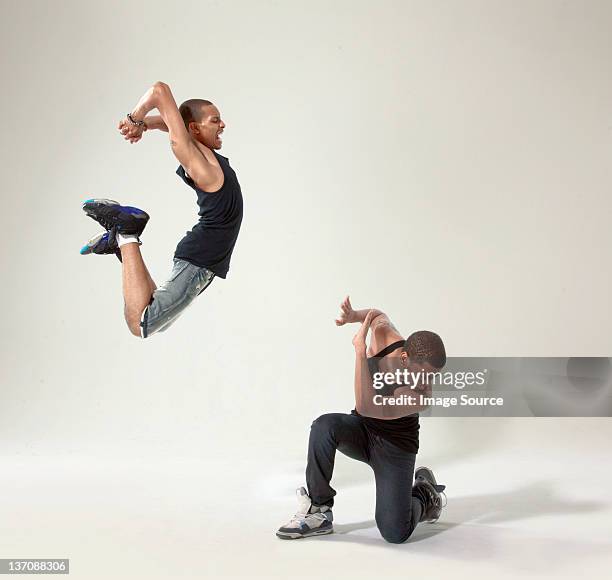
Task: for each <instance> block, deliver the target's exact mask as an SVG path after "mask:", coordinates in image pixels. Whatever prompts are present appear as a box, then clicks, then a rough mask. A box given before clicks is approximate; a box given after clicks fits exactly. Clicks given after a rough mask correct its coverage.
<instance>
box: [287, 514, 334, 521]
mask: <svg viewBox="0 0 612 580" xmlns="http://www.w3.org/2000/svg"><path fill="white" fill-rule="evenodd" d="M308 516H312V517H314V518H315V519H321V520H324V519H326V518H325V515H324V514H323V512H313V513H310V512H308V513H302V512H297V513H296V514H295V515H294V516H293V517H292V518H291V519H290V520H289V524H293V523H296V524H301V523H303V522H305V521H306V518H307V517H308Z"/></svg>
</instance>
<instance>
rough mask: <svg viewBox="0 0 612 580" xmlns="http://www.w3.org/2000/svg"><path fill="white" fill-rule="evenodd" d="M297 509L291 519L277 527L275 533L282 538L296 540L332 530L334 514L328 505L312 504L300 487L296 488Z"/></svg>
mask: <svg viewBox="0 0 612 580" xmlns="http://www.w3.org/2000/svg"><path fill="white" fill-rule="evenodd" d="M296 495H297V498H298V506H299V509H298V511H297V513H296V514H295V515H294V516H293V517H292V518H291V520H290V521H289V522H288V523H287V524H285V525H284V526H283V527H281V528H279V529H278V532H276V535H277V536H278V537H279V538H281V539H282V540H296V539H297V538H307V537H308V536H322V535H323V534H331V533H332V532H333V531H334V527H333V524H332V521H333V519H334V516H333V514H332V511H331V508H330V507H329V506H313V505H312V502H311V500H310V497H309V496H308V493H307V492H306V489H305V488H303V487H300V488H298V489H297V490H296Z"/></svg>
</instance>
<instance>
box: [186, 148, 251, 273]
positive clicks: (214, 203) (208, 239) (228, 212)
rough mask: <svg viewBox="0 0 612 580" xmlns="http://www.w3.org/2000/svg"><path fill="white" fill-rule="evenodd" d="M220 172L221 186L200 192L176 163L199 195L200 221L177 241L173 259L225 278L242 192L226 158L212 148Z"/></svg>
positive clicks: (238, 225)
mask: <svg viewBox="0 0 612 580" xmlns="http://www.w3.org/2000/svg"><path fill="white" fill-rule="evenodd" d="M213 153H214V154H215V157H216V158H217V161H218V162H219V165H220V166H221V169H222V171H223V185H222V186H221V189H219V190H218V191H215V192H213V193H210V192H207V191H202V190H201V189H199V188H198V187H197V186H196V184H195V183H194V182H193V180H192V179H191V177H189V175H188V174H187V173H186V172H185V169H183V166H182V165H179V167H178V169H177V170H176V173H177V174H178V175H179V177H180V178H181V179H182V180H183V181H184V182H185V183H186V184H187V185H189V187H191V188H193V189H194V190H195V192H196V194H197V196H198V206H199V211H198V215H199V216H200V221H199V222H198V223H197V224H196V225H195V226H193V228H192V230H191V231H190V232H187V235H186V236H185V237H184V238H183V239H182V240H181V241H180V242H179V243H178V245H177V247H176V251H175V252H174V257H175V258H181V259H182V260H187V261H188V262H191V263H192V264H195V265H196V266H202V267H204V268H208V269H209V270H211V271H212V272H214V273H215V275H216V276H219V278H225V277H226V276H227V272H228V270H229V265H230V258H231V257H232V252H233V250H234V246H235V245H236V240H237V239H238V233H239V232H240V224H241V223H242V191H241V189H240V184H239V183H238V178H237V177H236V172H235V171H234V170H233V169H232V168H231V167H230V164H229V160H228V158H227V157H223V155H219V154H218V153H217V152H216V151H213Z"/></svg>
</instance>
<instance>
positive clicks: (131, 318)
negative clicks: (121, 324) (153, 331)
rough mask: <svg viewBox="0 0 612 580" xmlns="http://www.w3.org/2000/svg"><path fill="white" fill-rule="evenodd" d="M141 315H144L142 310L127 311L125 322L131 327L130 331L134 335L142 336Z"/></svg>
mask: <svg viewBox="0 0 612 580" xmlns="http://www.w3.org/2000/svg"><path fill="white" fill-rule="evenodd" d="M141 317H142V312H141V313H138V312H136V311H129V310H127V309H126V311H125V322H126V323H127V325H128V328H129V329H130V332H131V333H132V334H133V335H134V336H139V337H142V332H141V326H140V321H141Z"/></svg>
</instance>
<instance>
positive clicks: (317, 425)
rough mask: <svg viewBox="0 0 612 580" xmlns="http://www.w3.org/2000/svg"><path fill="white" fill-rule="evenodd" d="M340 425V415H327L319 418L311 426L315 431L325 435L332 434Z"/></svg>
mask: <svg viewBox="0 0 612 580" xmlns="http://www.w3.org/2000/svg"><path fill="white" fill-rule="evenodd" d="M337 424H338V414H337V413H326V414H325V415H321V416H320V417H317V418H316V419H315V420H314V421H313V422H312V425H311V426H310V429H311V430H313V431H321V432H325V433H329V432H332V431H333V430H334V429H335V427H336V425H337Z"/></svg>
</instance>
